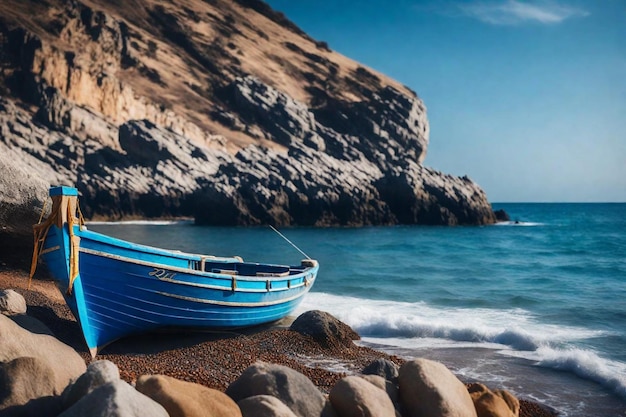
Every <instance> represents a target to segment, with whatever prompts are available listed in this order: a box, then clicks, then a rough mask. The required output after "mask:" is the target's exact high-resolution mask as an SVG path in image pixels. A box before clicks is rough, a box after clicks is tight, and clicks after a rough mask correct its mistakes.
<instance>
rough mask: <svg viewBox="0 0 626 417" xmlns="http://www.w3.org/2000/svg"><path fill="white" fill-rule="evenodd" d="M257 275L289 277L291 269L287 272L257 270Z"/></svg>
mask: <svg viewBox="0 0 626 417" xmlns="http://www.w3.org/2000/svg"><path fill="white" fill-rule="evenodd" d="M256 276H257V277H287V276H289V271H285V272H257V273H256Z"/></svg>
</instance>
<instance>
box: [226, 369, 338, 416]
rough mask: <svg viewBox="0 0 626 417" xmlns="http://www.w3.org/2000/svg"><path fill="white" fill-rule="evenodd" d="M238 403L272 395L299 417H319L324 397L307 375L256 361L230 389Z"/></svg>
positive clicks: (231, 396) (227, 392) (227, 390)
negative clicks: (246, 399)
mask: <svg viewBox="0 0 626 417" xmlns="http://www.w3.org/2000/svg"><path fill="white" fill-rule="evenodd" d="M226 394H228V396H229V397H230V398H232V399H233V400H235V401H236V402H239V401H241V400H243V399H244V398H248V397H253V396H255V395H271V396H274V397H276V398H278V399H279V400H281V401H282V402H283V403H284V404H285V405H286V406H287V407H289V408H290V409H291V411H293V412H294V414H295V415H297V416H299V417H319V415H320V414H321V412H322V410H323V409H324V405H325V402H326V400H325V398H324V395H322V393H321V392H320V391H319V390H318V389H317V387H316V386H315V385H314V384H313V382H311V380H309V379H308V378H307V377H306V376H305V375H303V374H301V373H300V372H297V371H295V370H293V369H291V368H288V367H286V366H282V365H275V364H269V363H265V362H256V363H254V364H252V365H250V366H249V367H248V368H247V369H246V370H245V371H243V373H242V374H241V376H239V378H237V380H235V381H234V382H233V383H232V384H230V386H229V387H228V388H227V389H226Z"/></svg>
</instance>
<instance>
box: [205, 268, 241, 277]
mask: <svg viewBox="0 0 626 417" xmlns="http://www.w3.org/2000/svg"><path fill="white" fill-rule="evenodd" d="M211 272H213V273H216V274H226V275H238V274H239V272H237V271H235V270H233V269H218V268H213V269H212V270H211Z"/></svg>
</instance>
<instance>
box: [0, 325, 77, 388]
mask: <svg viewBox="0 0 626 417" xmlns="http://www.w3.org/2000/svg"><path fill="white" fill-rule="evenodd" d="M0 341H2V343H0V362H8V361H11V360H13V359H16V358H19V357H23V356H30V357H35V358H38V359H40V360H41V361H42V362H44V363H46V364H47V365H48V366H49V367H50V368H51V369H52V370H53V373H54V381H55V384H54V385H55V393H56V394H61V393H62V392H63V390H64V389H65V387H66V386H67V385H68V384H69V383H70V381H71V380H73V379H76V378H78V377H79V376H80V375H82V374H83V373H84V372H85V370H86V369H87V367H86V365H85V361H84V360H83V358H81V356H80V355H79V354H78V353H76V351H75V350H74V349H72V348H71V347H69V346H68V345H66V344H64V343H62V342H60V341H59V340H57V339H56V338H55V337H53V336H50V335H47V334H35V333H31V332H29V331H28V330H26V329H24V328H22V327H20V326H19V325H18V324H16V323H15V322H14V321H13V320H11V319H10V318H8V317H6V316H4V315H2V314H0Z"/></svg>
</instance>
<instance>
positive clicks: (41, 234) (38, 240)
mask: <svg viewBox="0 0 626 417" xmlns="http://www.w3.org/2000/svg"><path fill="white" fill-rule="evenodd" d="M47 203H48V199H45V200H44V203H43V208H42V209H41V215H40V216H39V222H38V223H37V224H35V225H33V237H34V242H33V258H32V260H31V262H30V275H29V277H28V290H30V285H31V283H32V282H33V276H34V275H35V271H37V264H38V263H39V256H40V255H41V251H42V250H43V244H44V242H45V241H46V236H48V230H50V226H52V223H53V222H54V219H55V218H56V217H57V214H58V213H59V206H58V205H57V206H56V207H55V206H53V207H52V212H51V213H50V215H49V216H48V218H47V219H46V221H45V222H44V223H41V220H42V219H43V214H44V212H45V210H46V205H47Z"/></svg>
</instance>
